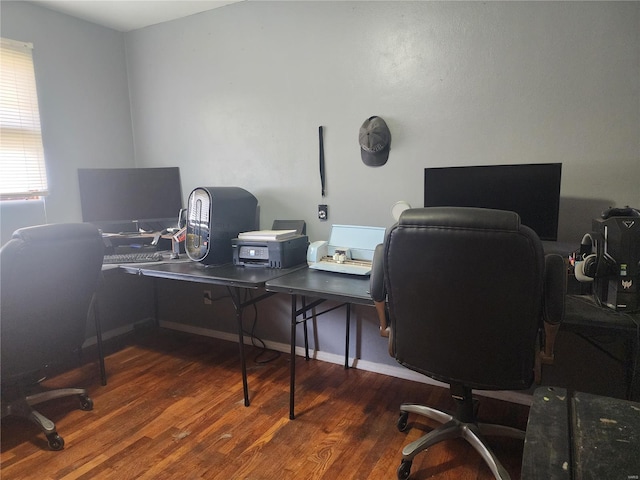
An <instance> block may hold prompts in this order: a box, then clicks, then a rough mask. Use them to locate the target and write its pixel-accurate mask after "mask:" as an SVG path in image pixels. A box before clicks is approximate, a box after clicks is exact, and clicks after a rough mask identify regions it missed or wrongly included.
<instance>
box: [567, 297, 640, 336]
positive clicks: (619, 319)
mask: <svg viewBox="0 0 640 480" xmlns="http://www.w3.org/2000/svg"><path fill="white" fill-rule="evenodd" d="M639 323H640V312H636V313H624V312H616V311H614V310H612V309H610V308H607V307H601V306H600V305H598V304H596V302H595V300H594V299H593V296H592V295H567V296H566V301H565V316H564V319H563V320H562V327H563V328H565V329H571V328H572V327H576V328H580V329H584V328H590V329H592V330H603V331H604V332H605V333H610V332H611V329H615V330H618V331H628V332H629V333H631V334H634V335H635V333H636V331H637V330H636V329H637V328H638V327H637V324H639Z"/></svg>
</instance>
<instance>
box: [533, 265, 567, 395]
mask: <svg viewBox="0 0 640 480" xmlns="http://www.w3.org/2000/svg"><path fill="white" fill-rule="evenodd" d="M544 266H545V268H544V287H543V289H544V297H543V304H542V319H543V327H544V349H543V350H541V351H540V354H539V358H538V359H537V360H538V363H537V367H536V383H540V379H541V370H540V365H541V364H545V365H553V361H554V350H555V343H556V336H557V335H558V330H560V324H561V323H562V320H563V319H564V304H565V296H566V293H567V267H566V265H565V263H564V257H562V255H558V254H549V255H545V258H544Z"/></svg>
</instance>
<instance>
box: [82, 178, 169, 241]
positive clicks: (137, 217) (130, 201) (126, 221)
mask: <svg viewBox="0 0 640 480" xmlns="http://www.w3.org/2000/svg"><path fill="white" fill-rule="evenodd" d="M78 182H79V186H80V204H81V208H82V220H83V221H84V222H89V223H93V224H94V225H96V226H98V228H101V229H102V230H103V231H104V232H120V231H127V232H138V231H139V230H145V231H158V230H162V229H164V228H168V227H175V226H176V225H177V221H178V214H179V212H180V209H181V208H182V190H181V184H180V169H179V168H178V167H159V168H79V169H78Z"/></svg>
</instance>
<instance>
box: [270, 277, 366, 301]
mask: <svg viewBox="0 0 640 480" xmlns="http://www.w3.org/2000/svg"><path fill="white" fill-rule="evenodd" d="M265 288H266V289H267V291H270V292H280V293H288V294H290V295H305V296H309V297H320V298H324V299H327V300H337V301H339V302H347V303H357V304H360V305H373V300H372V299H371V294H370V293H369V276H359V275H349V274H346V273H335V272H324V271H321V270H314V269H312V268H302V269H300V270H297V271H294V272H292V273H290V274H288V275H284V276H281V277H278V278H274V279H272V280H268V281H267V282H266V284H265Z"/></svg>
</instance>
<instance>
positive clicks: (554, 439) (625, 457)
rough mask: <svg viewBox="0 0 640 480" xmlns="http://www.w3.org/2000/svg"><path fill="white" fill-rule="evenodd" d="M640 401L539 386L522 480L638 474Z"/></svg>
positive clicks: (597, 478)
mask: <svg viewBox="0 0 640 480" xmlns="http://www.w3.org/2000/svg"><path fill="white" fill-rule="evenodd" d="M638 452H640V403H635V402H630V401H626V400H620V399H616V398H610V397H603V396H599V395H591V394H588V393H580V392H568V391H567V390H565V389H563V388H557V387H540V388H538V389H536V391H535V393H534V395H533V402H532V404H531V409H530V411H529V420H528V423H527V434H526V437H525V441H524V451H523V454H522V472H521V473H522V475H521V478H522V480H538V479H542V478H544V479H545V480H571V479H576V480H601V479H603V478H624V479H631V478H638V475H639V474H640V473H639V472H640V455H638Z"/></svg>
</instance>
